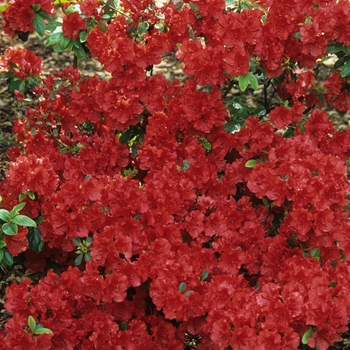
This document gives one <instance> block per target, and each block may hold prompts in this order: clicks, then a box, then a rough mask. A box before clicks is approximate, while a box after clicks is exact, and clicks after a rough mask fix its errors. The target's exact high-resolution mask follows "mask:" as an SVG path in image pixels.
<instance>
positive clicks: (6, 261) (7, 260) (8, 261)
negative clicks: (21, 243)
mask: <svg viewBox="0 0 350 350" xmlns="http://www.w3.org/2000/svg"><path fill="white" fill-rule="evenodd" d="M2 251H3V252H4V256H3V258H2V260H1V264H2V265H3V266H12V264H13V257H12V255H11V254H10V252H9V251H8V250H7V248H3V249H2Z"/></svg>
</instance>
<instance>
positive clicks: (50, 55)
mask: <svg viewBox="0 0 350 350" xmlns="http://www.w3.org/2000/svg"><path fill="white" fill-rule="evenodd" d="M8 46H13V47H25V48H27V49H29V50H32V51H34V52H35V54H36V55H39V56H41V57H42V58H43V75H44V76H48V75H49V74H50V73H51V72H56V71H57V70H61V69H63V68H65V67H67V66H69V65H70V64H73V60H74V55H73V53H67V52H64V53H57V52H53V49H52V47H45V46H44V43H43V42H42V41H40V40H39V39H38V38H37V37H36V36H35V35H34V34H31V35H30V36H29V39H28V41H27V42H22V41H21V40H19V39H11V38H9V37H8V36H7V35H5V34H4V33H3V32H1V31H0V56H1V55H2V54H3V53H4V51H5V49H6V47H8ZM78 68H79V71H80V72H81V76H82V78H84V77H90V76H93V75H95V74H97V75H98V76H100V77H101V78H105V77H106V73H105V71H104V69H103V66H102V65H101V64H100V63H99V62H97V61H96V60H95V59H92V58H90V59H87V60H86V61H84V62H79V64H78ZM158 72H162V73H163V75H164V77H165V78H166V79H168V80H173V79H175V78H176V79H179V80H180V81H182V80H184V79H185V75H184V74H183V66H182V63H181V62H179V61H178V60H177V59H176V58H175V56H174V55H173V54H169V55H166V56H165V57H164V59H163V61H162V63H161V64H159V65H157V66H156V67H154V69H153V74H156V73H158ZM327 75H328V73H327V67H322V69H320V72H319V75H318V78H319V79H320V80H323V79H324V78H325V77H326V76H327ZM230 94H232V95H240V96H241V98H242V99H243V100H244V101H246V103H248V104H249V105H250V106H251V107H257V106H261V101H263V91H262V89H259V90H257V91H253V90H250V89H247V90H246V92H245V93H241V92H240V91H239V90H237V89H234V88H233V89H232V90H231V92H230ZM24 111H25V107H22V106H18V104H17V102H16V100H15V99H14V97H13V96H12V94H10V93H8V92H7V86H6V83H5V81H4V80H0V181H4V179H5V174H6V170H7V168H8V164H9V163H8V157H7V155H6V150H7V149H8V148H9V147H11V146H12V145H15V144H16V135H14V134H13V132H12V125H13V121H14V120H15V119H16V118H20V117H21V116H22V115H23V113H24ZM327 111H328V113H329V115H330V117H331V120H332V122H333V124H334V127H335V129H336V130H342V131H344V130H346V129H347V128H348V127H349V126H350V111H348V112H347V113H339V112H337V111H335V110H327ZM27 277H30V278H32V279H33V280H37V279H38V278H39V277H38V276H37V275H35V274H34V275H33V274H31V273H30V272H29V271H26V270H25V269H24V267H23V266H22V265H18V264H17V265H14V266H13V267H11V268H8V269H4V268H2V267H1V266H0V329H1V328H3V326H4V324H5V323H6V321H7V320H8V319H9V318H10V317H11V314H9V313H8V312H7V311H6V310H5V309H4V307H3V304H4V298H5V293H6V287H7V286H8V285H10V284H12V283H16V282H20V281H21V280H23V279H24V278H27ZM184 348H185V346H184ZM298 349H300V350H307V349H311V348H310V347H308V346H307V345H301V346H300V347H299V348H298ZM344 349H350V331H348V332H347V333H345V334H344V335H343V339H342V341H341V342H339V343H337V344H335V345H334V346H331V347H330V348H329V350H344Z"/></svg>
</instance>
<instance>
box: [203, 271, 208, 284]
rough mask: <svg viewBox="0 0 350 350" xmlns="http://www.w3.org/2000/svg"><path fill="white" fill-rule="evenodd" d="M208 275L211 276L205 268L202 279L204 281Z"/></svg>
mask: <svg viewBox="0 0 350 350" xmlns="http://www.w3.org/2000/svg"><path fill="white" fill-rule="evenodd" d="M208 276H209V272H208V270H204V271H203V272H202V276H201V281H202V282H203V281H205V280H206V279H207V278H208Z"/></svg>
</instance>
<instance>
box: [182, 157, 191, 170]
mask: <svg viewBox="0 0 350 350" xmlns="http://www.w3.org/2000/svg"><path fill="white" fill-rule="evenodd" d="M182 163H183V165H184V166H183V167H182V170H185V171H186V170H188V169H189V168H190V162H189V161H188V160H183V161H182Z"/></svg>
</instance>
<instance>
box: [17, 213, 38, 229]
mask: <svg viewBox="0 0 350 350" xmlns="http://www.w3.org/2000/svg"><path fill="white" fill-rule="evenodd" d="M11 222H14V223H15V224H17V225H20V226H26V227H36V222H35V221H34V220H32V219H31V218H29V217H28V216H25V215H17V216H15V217H14V218H13V219H12V220H11Z"/></svg>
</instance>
